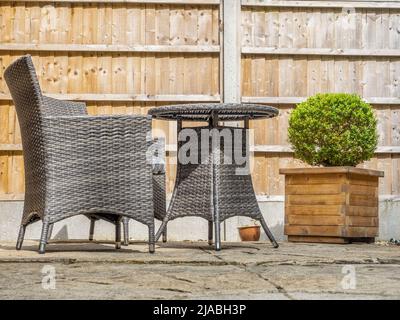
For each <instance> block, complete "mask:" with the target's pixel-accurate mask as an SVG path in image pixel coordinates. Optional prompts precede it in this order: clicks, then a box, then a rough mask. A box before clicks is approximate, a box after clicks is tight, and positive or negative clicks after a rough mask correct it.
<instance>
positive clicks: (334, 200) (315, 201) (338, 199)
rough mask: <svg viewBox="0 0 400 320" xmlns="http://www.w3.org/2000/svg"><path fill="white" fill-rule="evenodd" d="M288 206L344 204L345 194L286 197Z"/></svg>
mask: <svg viewBox="0 0 400 320" xmlns="http://www.w3.org/2000/svg"><path fill="white" fill-rule="evenodd" d="M286 200H287V202H288V204H290V205H297V204H301V205H303V204H304V205H326V204H328V205H331V204H338V205H340V204H345V202H346V194H344V193H341V194H334V195H288V196H287V197H286Z"/></svg>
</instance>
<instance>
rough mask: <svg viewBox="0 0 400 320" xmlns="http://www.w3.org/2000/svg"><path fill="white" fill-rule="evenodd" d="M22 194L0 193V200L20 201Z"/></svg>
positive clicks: (22, 198)
mask: <svg viewBox="0 0 400 320" xmlns="http://www.w3.org/2000/svg"><path fill="white" fill-rule="evenodd" d="M22 200H24V194H0V201H22Z"/></svg>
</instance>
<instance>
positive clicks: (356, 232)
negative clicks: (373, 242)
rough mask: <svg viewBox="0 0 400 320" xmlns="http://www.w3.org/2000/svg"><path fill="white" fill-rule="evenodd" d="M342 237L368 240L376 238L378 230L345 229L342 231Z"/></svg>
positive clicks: (374, 228)
mask: <svg viewBox="0 0 400 320" xmlns="http://www.w3.org/2000/svg"><path fill="white" fill-rule="evenodd" d="M343 231H344V236H346V237H354V238H369V237H377V236H378V233H379V228H377V227H346V228H345V229H344V230H343Z"/></svg>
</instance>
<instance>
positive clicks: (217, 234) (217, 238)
mask: <svg viewBox="0 0 400 320" xmlns="http://www.w3.org/2000/svg"><path fill="white" fill-rule="evenodd" d="M214 225H215V250H216V251H220V250H221V225H220V223H219V220H215V221H214Z"/></svg>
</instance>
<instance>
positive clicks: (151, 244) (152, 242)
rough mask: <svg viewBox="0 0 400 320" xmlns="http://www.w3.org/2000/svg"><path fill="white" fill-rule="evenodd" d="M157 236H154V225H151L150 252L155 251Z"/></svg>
mask: <svg viewBox="0 0 400 320" xmlns="http://www.w3.org/2000/svg"><path fill="white" fill-rule="evenodd" d="M155 242H156V239H155V236H154V224H151V225H149V252H150V253H154V251H155Z"/></svg>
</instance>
